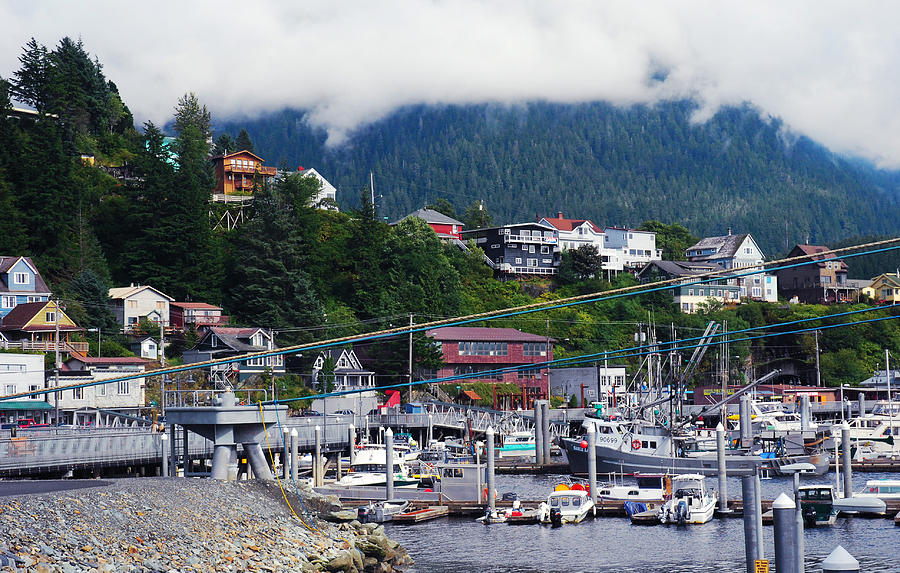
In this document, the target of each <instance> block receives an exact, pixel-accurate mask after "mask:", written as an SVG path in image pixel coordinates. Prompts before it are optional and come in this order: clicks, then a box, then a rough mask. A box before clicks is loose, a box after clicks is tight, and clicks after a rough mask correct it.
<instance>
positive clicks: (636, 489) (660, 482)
mask: <svg viewBox="0 0 900 573" xmlns="http://www.w3.org/2000/svg"><path fill="white" fill-rule="evenodd" d="M671 479H672V476H670V475H666V474H635V475H634V480H635V483H634V484H626V483H615V482H614V483H612V484H603V485H600V486H597V497H598V498H600V499H603V500H615V501H636V502H641V503H648V502H655V501H659V502H662V501H663V499H664V498H665V496H666V493H667V492H669V491H671V487H672V484H671Z"/></svg>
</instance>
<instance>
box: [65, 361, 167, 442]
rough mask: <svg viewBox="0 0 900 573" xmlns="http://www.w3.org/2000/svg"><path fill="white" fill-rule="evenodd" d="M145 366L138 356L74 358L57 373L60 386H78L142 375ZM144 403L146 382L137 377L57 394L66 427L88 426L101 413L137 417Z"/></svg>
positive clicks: (144, 379) (145, 403)
mask: <svg viewBox="0 0 900 573" xmlns="http://www.w3.org/2000/svg"><path fill="white" fill-rule="evenodd" d="M148 362H149V360H145V359H144V358H140V357H138V356H100V357H96V356H83V355H79V354H76V355H73V356H72V357H71V358H69V359H68V360H66V362H65V363H64V364H63V368H62V370H61V371H60V385H63V386H65V385H69V384H75V383H79V382H82V383H85V384H88V383H91V382H96V381H99V380H104V379H111V378H121V377H124V376H133V375H136V374H140V373H142V372H144V371H145V370H146V369H147V364H148ZM54 381H55V379H54ZM51 386H52V384H51ZM51 400H52V398H51ZM146 400H147V396H146V378H143V377H140V378H131V379H130V380H120V381H118V382H110V383H109V384H97V385H95V386H88V387H86V388H73V389H71V390H64V391H62V392H59V403H58V405H59V408H60V410H62V412H63V414H62V416H63V418H64V422H65V423H72V424H77V425H90V424H94V423H95V420H97V419H98V418H99V417H101V411H103V410H115V411H116V412H119V413H123V414H130V415H138V414H139V412H140V410H141V408H143V407H145V406H146V405H147V402H146Z"/></svg>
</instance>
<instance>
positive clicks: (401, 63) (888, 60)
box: [0, 0, 900, 167]
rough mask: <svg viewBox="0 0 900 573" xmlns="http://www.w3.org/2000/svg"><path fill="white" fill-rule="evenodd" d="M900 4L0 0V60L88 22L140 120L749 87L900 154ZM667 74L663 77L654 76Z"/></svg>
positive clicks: (863, 151) (331, 122)
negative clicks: (186, 108) (190, 95)
mask: <svg viewBox="0 0 900 573" xmlns="http://www.w3.org/2000/svg"><path fill="white" fill-rule="evenodd" d="M898 16H900V4H894V3H874V2H862V3H846V2H812V1H809V2H792V3H787V2H765V1H763V2H753V3H723V2H721V1H718V0H716V1H713V0H710V1H695V2H680V3H673V2H664V1H661V0H660V1H656V2H653V1H644V2H626V1H622V2H606V1H604V2H595V1H591V0H571V1H557V2H553V1H546V0H545V1H542V2H541V1H536V0H533V1H526V0H494V1H489V0H479V1H475V0H458V1H442V0H432V1H424V0H423V1H418V2H412V1H405V0H383V1H380V2H372V1H371V0H358V1H351V0H348V1H340V2H335V1H334V0H308V1H299V2H291V1H287V0H285V1H281V2H277V1H275V0H267V1H259V2H254V3H251V4H246V3H238V2H234V1H230V0H225V1H217V2H211V1H207V2H194V1H191V2H178V3H176V2H168V1H163V2H155V3H130V2H119V1H112V0H98V1H93V2H91V1H89V2H87V3H80V4H73V3H71V2H66V1H63V0H57V1H54V0H49V1H42V2H39V3H26V2H19V1H14V2H8V3H3V4H0V21H3V22H4V23H5V26H4V31H5V33H4V34H3V36H2V37H0V75H4V76H9V75H11V74H12V72H13V71H14V70H15V69H16V68H17V67H18V62H17V58H18V56H19V54H20V53H21V48H22V46H23V45H24V44H25V43H26V42H27V41H28V39H29V38H30V37H31V36H35V37H36V38H37V40H38V41H39V42H41V43H44V44H47V45H49V46H52V45H54V44H56V43H57V42H58V41H59V39H60V38H61V37H63V36H65V35H68V36H71V37H79V36H80V37H81V38H82V39H83V41H84V43H85V47H86V49H87V50H88V51H89V52H91V53H92V54H96V55H97V56H98V57H99V59H100V61H101V62H102V63H103V64H104V66H105V71H106V74H107V76H108V77H109V78H110V79H112V80H113V81H115V82H116V83H117V85H118V86H119V89H120V91H121V92H122V95H123V97H124V99H125V101H126V102H127V103H128V104H129V106H130V107H131V108H132V110H133V111H134V112H135V113H136V114H137V116H138V117H139V118H141V119H153V120H154V121H156V122H158V123H161V122H164V121H166V120H167V119H169V117H170V116H171V111H172V108H173V106H174V105H175V102H176V101H177V99H178V97H179V96H180V95H182V94H183V93H185V92H186V91H194V92H196V93H197V94H198V95H199V96H200V98H201V100H202V101H203V102H204V103H206V104H207V105H208V106H209V107H210V108H211V109H212V110H213V112H214V113H215V114H216V115H219V116H227V115H256V114H260V113H265V112H268V111H274V110H278V109H281V108H283V107H301V108H309V109H311V110H312V115H311V117H312V120H313V121H314V122H316V123H317V124H319V125H322V126H324V127H326V128H328V129H329V131H330V132H331V134H332V136H333V138H334V139H335V140H339V139H340V137H341V136H342V135H343V134H346V133H347V132H348V131H350V130H352V129H353V128H355V127H357V126H359V125H361V124H364V123H366V122H370V121H374V120H377V119H379V118H380V117H383V116H384V115H385V114H387V113H390V111H391V110H393V109H395V108H397V107H398V106H401V105H406V104H412V103H474V102H485V101H490V102H511V103H516V102H522V101H528V100H549V101H558V102H575V101H590V100H606V101H610V102H613V103H616V104H622V105H627V104H630V103H635V102H653V101H656V100H658V99H660V98H683V97H694V98H696V99H697V100H698V101H699V102H701V103H702V105H703V106H704V108H703V110H702V111H701V112H700V113H699V114H698V119H702V118H703V117H708V115H709V114H711V113H714V112H715V110H716V109H717V108H718V107H719V106H721V105H727V104H735V103H740V102H743V101H749V102H751V103H753V104H755V105H757V106H758V107H759V108H760V109H761V110H762V111H763V112H764V113H765V114H770V115H773V116H778V117H781V118H782V119H783V120H784V121H785V122H786V124H787V125H788V126H790V128H791V129H793V130H795V131H797V132H800V133H804V134H806V135H809V136H810V137H812V138H813V139H816V140H818V141H820V142H822V143H823V144H825V145H827V146H829V147H830V148H832V149H834V150H836V151H839V152H846V153H852V154H856V155H860V156H863V157H866V158H869V159H871V160H873V161H875V162H876V163H878V164H879V165H882V166H886V167H900V113H897V111H898V110H897V105H898V102H900V97H898V96H900V89H898V86H900V73H898V71H900V69H898V68H900V59H898V58H896V54H897V53H900V52H898V48H900V35H898V34H896V32H895V30H894V28H895V22H897V21H898ZM660 70H665V71H667V72H668V75H667V76H666V79H665V81H664V82H662V83H660V82H652V81H650V80H649V78H650V76H651V74H653V73H654V72H657V71H660Z"/></svg>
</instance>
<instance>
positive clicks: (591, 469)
mask: <svg viewBox="0 0 900 573" xmlns="http://www.w3.org/2000/svg"><path fill="white" fill-rule="evenodd" d="M587 447H588V452H587V454H588V487H589V488H590V490H591V500H592V501H593V502H594V507H595V510H594V511H596V505H597V430H596V429H595V428H594V425H593V424H591V425H590V426H588V430H587Z"/></svg>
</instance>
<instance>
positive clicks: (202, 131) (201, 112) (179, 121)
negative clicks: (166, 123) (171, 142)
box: [175, 92, 213, 141]
mask: <svg viewBox="0 0 900 573" xmlns="http://www.w3.org/2000/svg"><path fill="white" fill-rule="evenodd" d="M188 127H193V128H194V129H195V130H196V134H197V135H198V136H199V137H200V138H201V139H202V140H203V141H209V140H211V139H212V136H213V132H212V114H211V113H209V110H208V109H206V106H205V105H201V104H200V100H199V99H198V98H197V94H195V93H194V92H188V93H186V94H184V95H183V96H181V97H180V98H179V99H178V105H177V106H175V132H176V133H178V134H179V135H181V134H182V133H183V132H184V131H185V130H186V129H188Z"/></svg>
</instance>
